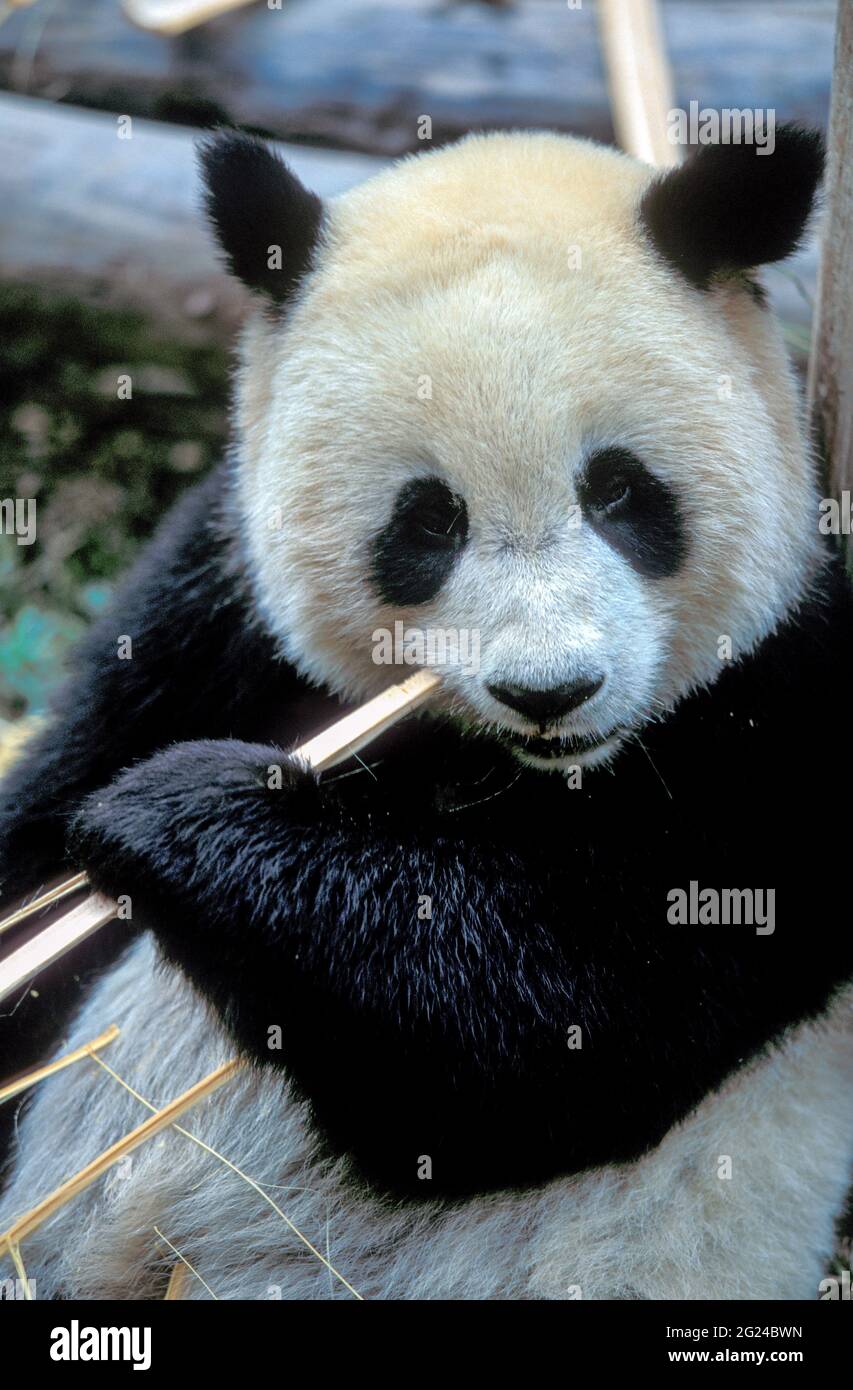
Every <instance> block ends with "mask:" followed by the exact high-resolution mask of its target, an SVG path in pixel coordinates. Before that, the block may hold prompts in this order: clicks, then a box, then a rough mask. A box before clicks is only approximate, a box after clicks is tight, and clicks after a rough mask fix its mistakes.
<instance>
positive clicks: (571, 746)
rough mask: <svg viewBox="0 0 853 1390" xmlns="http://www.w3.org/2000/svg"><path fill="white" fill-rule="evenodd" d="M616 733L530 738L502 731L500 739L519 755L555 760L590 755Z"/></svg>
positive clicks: (615, 730) (612, 731)
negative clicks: (582, 754) (524, 754)
mask: <svg viewBox="0 0 853 1390" xmlns="http://www.w3.org/2000/svg"><path fill="white" fill-rule="evenodd" d="M618 732H619V730H618V729H611V730H609V732H608V733H606V734H588V735H587V734H554V735H552V736H551V737H550V738H548V737H546V736H545V735H541V734H540V735H538V736H533V737H530V736H529V735H525V734H517V733H515V732H514V731H512V730H509V729H502V730H501V733H500V738H501V741H502V742H504V743H507V744H508V745H509V746H510V747H511V748H515V749H516V750H517V751H518V752H519V753H527V755H528V756H529V757H531V758H545V759H549V758H554V759H556V758H571V757H573V756H574V757H577V756H579V755H580V754H581V753H591V752H592V751H593V750H594V749H596V748H601V747H603V745H604V744H605V743H608V742H609V741H610V740H611V739H612V738H614V737H615V735H616V734H617V733H618Z"/></svg>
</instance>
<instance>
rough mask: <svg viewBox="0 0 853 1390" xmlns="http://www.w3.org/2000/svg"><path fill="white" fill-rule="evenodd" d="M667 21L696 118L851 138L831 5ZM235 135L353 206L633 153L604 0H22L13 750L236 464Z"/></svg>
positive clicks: (792, 303) (811, 279)
mask: <svg viewBox="0 0 853 1390" xmlns="http://www.w3.org/2000/svg"><path fill="white" fill-rule="evenodd" d="M661 11H662V21H663V28H664V35H665V39H666V45H667V49H668V53H669V58H670V61H671V64H672V68H673V76H674V84H675V94H676V104H677V105H678V106H680V107H685V108H686V107H687V106H688V104H689V102H690V101H694V100H695V101H698V102H699V104H700V106H710V107H714V108H717V109H719V108H721V107H737V108H744V107H751V108H772V109H773V110H775V112H776V118H777V121H781V120H783V119H792V118H793V119H799V120H801V121H803V122H805V123H806V124H808V125H812V126H817V127H820V128H823V129H825V128H826V123H827V116H828V111H829V92H830V78H831V73H832V61H833V42H834V29H835V19H836V6H835V3H834V2H833V0H751V2H750V3H749V4H745V3H743V0H713V3H706V0H662V5H661ZM220 123H227V124H240V125H241V126H243V127H245V128H248V129H249V130H253V131H256V132H258V133H260V134H263V135H265V136H270V137H274V138H276V139H277V140H280V141H283V142H285V144H286V146H287V149H286V151H285V153H286V157H287V158H288V159H289V160H291V162H292V163H293V164H294V166H295V168H296V170H297V172H298V173H299V175H300V177H302V178H303V180H304V181H305V182H306V183H308V184H309V186H311V187H313V188H315V189H316V190H317V191H318V192H319V193H321V194H323V195H325V196H327V197H328V196H332V195H334V194H335V193H337V192H340V191H341V190H343V189H345V188H347V187H349V186H350V185H352V184H353V183H355V182H358V181H359V180H361V179H363V178H365V177H367V176H368V175H369V174H370V173H372V172H373V171H374V170H375V169H377V168H380V167H381V166H382V164H383V163H384V162H386V161H387V160H389V159H392V158H395V157H397V156H400V155H403V154H406V153H408V152H411V151H418V150H423V149H424V148H429V147H430V146H434V145H439V144H441V143H443V142H446V141H448V140H454V139H456V138H458V137H459V136H460V135H463V134H465V133H466V132H467V131H469V130H474V129H484V128H501V127H502V128H509V127H547V128H549V129H552V130H559V131H566V132H571V133H574V134H579V135H584V136H590V137H593V138H595V139H599V140H605V141H612V140H613V138H614V136H613V126H612V121H611V114H610V103H609V98H608V90H607V82H606V77H605V72H604V66H603V61H602V55H601V44H600V33H599V29H598V16H597V15H596V5H595V3H594V0H582V2H581V0H576V3H573V0H254V3H247V2H246V0H242V3H241V2H240V0H231V2H230V4H229V0H29V2H28V3H21V0H14V3H10V2H9V0H5V3H4V0H0V169H2V174H0V381H2V406H0V500H2V499H6V498H16V497H17V498H31V499H35V500H36V501H37V525H38V542H37V544H34V545H19V544H17V542H16V538H15V537H14V536H10V535H8V534H7V535H2V536H0V748H8V747H10V746H11V743H12V741H13V740H12V739H10V737H9V735H10V732H12V727H11V726H12V725H13V723H14V722H15V721H17V720H19V719H21V717H22V716H34V715H38V713H39V712H40V711H41V710H42V709H43V708H44V705H45V701H46V700H47V698H48V697H49V695H50V692H51V690H52V689H53V688H54V687H55V685H56V683H57V681H58V680H59V679H60V677H61V674H62V667H63V659H64V656H65V654H66V652H67V650H68V647H69V645H70V644H71V643H73V641H74V640H75V639H76V638H77V637H78V636H79V635H80V633H81V632H82V631H83V630H84V628H85V626H86V624H87V623H88V622H89V621H90V619H91V618H92V616H93V615H95V614H96V613H97V612H98V611H99V610H100V609H101V608H102V607H103V605H104V603H105V602H106V600H107V598H108V596H109V593H110V590H111V587H112V585H113V584H114V583H115V580H116V577H117V575H118V574H119V572H120V571H121V570H122V569H124V568H125V566H126V565H127V563H128V562H129V561H130V560H131V559H132V557H133V554H134V552H135V550H136V549H137V547H138V546H139V544H140V542H141V541H142V540H143V539H144V538H145V537H146V536H147V535H149V534H150V532H151V531H152V529H153V528H154V527H155V526H156V524H157V522H158V520H159V518H160V517H161V516H162V515H163V513H164V511H165V510H166V508H167V507H168V506H169V504H170V503H171V502H172V501H173V500H174V499H175V497H176V496H177V495H178V494H179V493H180V492H181V490H182V489H183V488H185V487H187V486H188V485H189V484H190V483H192V482H193V481H194V480H195V479H197V478H198V477H199V476H200V475H201V474H202V473H203V472H204V471H205V469H206V468H208V467H209V465H210V464H211V463H212V462H213V461H214V460H216V459H217V458H218V457H219V456H220V455H221V451H222V448H223V444H224V442H225V439H226V434H227V417H226V398H227V386H228V370H229V352H230V345H231V343H232V341H233V335H234V332H235V328H236V326H237V325H238V323H239V321H240V318H241V315H242V314H243V313H244V311H245V307H246V303H245V300H244V298H243V294H242V291H241V290H239V289H238V287H236V286H234V285H231V284H229V283H228V282H227V281H226V280H225V278H224V276H223V274H222V271H221V267H220V266H219V264H218V262H217V259H216V256H215V254H214V251H213V247H212V244H211V242H210V240H209V238H208V236H207V233H206V230H205V228H204V225H203V220H202V218H201V216H200V212H199V191H198V185H197V182H196V175H195V170H194V163H193V142H194V140H195V139H196V137H197V135H198V132H199V131H200V130H202V129H204V128H207V127H209V126H211V125H215V124H220ZM816 268H817V250H816V244H815V242H814V240H813V241H812V242H810V243H809V244H808V245H807V246H806V247H804V249H803V251H802V252H801V253H800V254H799V256H798V257H797V259H796V260H795V262H794V263H793V264H792V265H789V266H787V267H786V268H785V269H784V270H779V269H776V270H773V271H770V272H768V274H767V276H766V281H767V284H768V287H769V288H770V291H771V294H772V297H773V299H774V301H775V303H776V306H777V308H778V310H779V312H780V314H781V315H782V318H783V321H784V324H785V332H786V337H787V339H788V342H789V346H790V348H791V350H792V352H793V354H794V357H795V360H796V361H797V363H798V365H799V367H800V368H801V369H803V370H804V368H805V363H806V357H807V352H808V344H809V335H810V320H811V315H812V309H813V304H814V298H815V277H816ZM126 377H130V380H131V382H132V392H131V394H130V396H129V397H128V394H127V390H126V388H125V389H124V390H123V389H122V386H121V380H122V379H123V378H126ZM22 727H24V726H22ZM0 756H2V755H0Z"/></svg>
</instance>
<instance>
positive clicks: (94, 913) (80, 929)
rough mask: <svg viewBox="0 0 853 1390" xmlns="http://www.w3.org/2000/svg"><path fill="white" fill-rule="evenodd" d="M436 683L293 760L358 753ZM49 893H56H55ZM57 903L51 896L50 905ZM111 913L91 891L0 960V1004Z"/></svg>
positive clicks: (360, 717)
mask: <svg viewBox="0 0 853 1390" xmlns="http://www.w3.org/2000/svg"><path fill="white" fill-rule="evenodd" d="M439 680H440V678H439V676H437V675H436V673H435V672H434V671H430V670H428V669H426V668H421V669H419V670H417V671H415V672H414V673H413V674H412V675H411V676H407V677H406V679H405V680H404V681H400V683H399V684H398V685H392V686H390V687H389V688H388V689H387V690H383V692H382V694H381V695H377V696H375V697H374V699H372V700H368V701H367V703H366V704H364V705H362V706H361V707H360V708H359V709H357V710H354V711H353V713H352V714H346V715H344V717H343V718H342V719H339V720H338V721H337V723H335V724H333V725H332V726H331V727H330V728H328V729H325V730H324V731H323V733H321V734H317V736H316V737H315V738H312V739H309V740H308V742H307V743H303V744H301V745H300V746H299V747H298V748H296V749H295V750H294V752H293V754H292V755H291V756H292V757H294V758H298V759H299V760H300V761H301V762H303V763H305V764H306V765H307V766H308V767H311V768H313V769H314V770H315V771H316V772H322V771H323V770H324V769H325V768H329V767H333V766H334V765H335V764H336V763H339V762H342V761H343V760H344V758H348V757H349V756H350V755H351V754H353V753H357V752H358V750H359V749H360V748H363V747H364V746H365V744H367V743H370V742H371V740H372V739H374V738H377V737H378V736H379V734H381V733H383V732H384V731H385V730H386V729H388V728H390V727H391V725H392V724H396V722H397V720H398V719H402V717H403V715H405V714H409V713H411V711H412V710H414V709H417V708H418V706H419V705H422V704H423V703H424V702H425V701H426V700H428V699H429V698H430V697H431V696H432V695H433V694H434V693H435V691H436V689H437V687H438V685H439ZM83 878H84V876H83V875H81V874H75V875H74V879H73V880H72V879H67V880H66V881H65V883H64V884H60V885H59V888H61V889H64V890H65V891H66V892H69V893H70V892H71V891H72V889H71V887H70V885H71V883H72V882H74V883H75V886H76V887H80V886H81V880H82V879H83ZM51 891H52V892H54V893H56V892H57V889H53V890H51ZM56 900H57V899H56V898H54V901H56ZM40 901H41V900H40V899H37V900H36V903H30V904H29V906H28V908H26V909H25V908H21V909H19V910H18V912H17V913H15V914H13V916H14V917H15V919H16V921H23V920H25V918H26V917H28V916H30V915H31V914H32V913H33V912H35V911H36V910H37V904H38V903H39V902H40ZM115 915H116V904H115V903H114V902H113V901H112V899H110V898H107V897H105V895H104V894H103V893H91V894H90V895H89V897H88V898H86V899H85V901H84V902H82V903H80V904H79V905H78V906H77V907H74V908H72V909H71V911H70V912H66V913H65V914H64V915H63V916H62V917H60V918H59V920H58V921H56V922H52V923H51V924H50V925H49V926H47V927H44V928H43V929H42V930H41V931H40V932H38V933H37V934H36V935H34V936H33V937H31V939H30V940H29V941H26V942H25V943H24V944H23V945H22V946H19V947H18V949H17V950H16V951H12V952H11V953H10V954H9V955H8V956H6V957H5V959H3V960H0V1000H3V999H5V998H6V997H7V995H9V994H11V993H12V992H13V991H14V990H16V989H19V988H21V987H22V986H23V985H25V984H26V982H27V981H28V980H31V979H32V978H33V977H34V976H35V975H37V974H38V972H39V971H40V970H43V969H44V968H45V966H47V965H50V964H51V962H52V961H55V960H58V959H59V957H60V956H64V955H65V953H66V951H69V950H71V948H72V946H76V945H77V943H78V942H80V941H85V939H86V937H88V936H91V935H92V933H93V932H96V931H98V929H99V928H100V927H102V926H104V924H105V923H106V922H109V921H111V919H112V918H113V917H115ZM5 924H6V925H11V920H10V919H9V918H6V919H5Z"/></svg>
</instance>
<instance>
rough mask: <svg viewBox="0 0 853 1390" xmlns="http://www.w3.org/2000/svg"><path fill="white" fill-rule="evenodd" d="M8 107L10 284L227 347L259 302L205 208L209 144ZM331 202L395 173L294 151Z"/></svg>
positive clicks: (31, 104) (300, 170)
mask: <svg viewBox="0 0 853 1390" xmlns="http://www.w3.org/2000/svg"><path fill="white" fill-rule="evenodd" d="M130 129H131V132H132V133H131V138H130V139H120V138H119V136H118V125H117V118H116V117H115V116H107V115H104V114H101V113H99V112H93V111H79V110H77V109H75V108H72V107H67V106H58V105H55V104H50V103H47V102H41V101H34V100H32V99H29V98H23V97H9V96H0V164H2V168H3V171H4V173H3V184H4V187H3V207H2V212H0V279H2V280H5V281H6V282H7V283H17V284H32V285H37V286H39V287H40V288H42V289H44V290H48V291H56V292H58V293H62V294H66V295H71V296H74V297H79V298H81V299H86V300H88V301H95V302H98V303H101V304H104V305H108V306H110V307H120V308H122V309H137V310H139V311H141V312H142V313H144V314H145V315H146V316H147V317H149V318H150V319H151V320H152V322H154V323H156V324H158V326H162V328H163V330H164V331H165V332H166V333H168V334H169V335H171V336H174V337H175V338H176V340H178V341H185V342H188V343H195V342H204V341H207V340H210V339H216V340H224V339H225V338H227V337H228V335H230V334H231V333H232V332H233V330H234V328H235V326H236V324H237V323H238V322H239V321H240V319H241V317H242V316H243V314H244V313H245V311H246V308H247V303H248V295H247V293H246V292H244V291H243V289H242V288H241V286H239V285H238V284H237V283H236V282H235V281H233V280H232V279H230V278H229V277H228V276H226V274H225V271H224V268H223V266H222V263H221V260H220V259H219V257H218V255H217V252H216V249H215V247H214V243H213V240H212V238H211V237H210V235H209V233H208V231H207V228H206V224H205V219H204V217H203V215H202V207H201V187H200V184H199V180H198V173H197V170H196V163H195V152H194V146H195V141H196V139H197V135H198V132H192V131H189V130H186V129H183V128H180V127H174V126H167V125H164V124H161V123H158V122H153V121H144V120H137V119H134V120H133V122H132V126H131V127H130ZM281 148H282V153H283V154H284V155H285V157H286V159H287V160H288V162H289V163H290V164H291V165H292V167H293V168H294V169H295V171H296V173H297V174H298V175H299V177H300V178H302V179H303V180H304V181H305V183H306V184H307V185H308V187H310V188H313V189H314V190H315V191H316V192H317V193H319V194H320V195H321V196H323V197H331V196H333V195H334V194H336V193H340V192H342V191H343V190H344V189H345V188H349V187H351V186H352V185H353V184H355V183H360V182H361V181H362V180H363V179H365V178H367V177H368V176H369V175H370V174H372V173H373V172H374V171H375V170H376V169H379V168H381V167H382V165H383V163H384V161H381V160H375V159H370V158H369V157H368V156H366V155H357V154H335V153H333V152H331V151H329V150H311V149H305V148H301V147H284V146H282V147H281Z"/></svg>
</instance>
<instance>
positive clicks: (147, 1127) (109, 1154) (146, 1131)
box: [0, 1058, 243, 1254]
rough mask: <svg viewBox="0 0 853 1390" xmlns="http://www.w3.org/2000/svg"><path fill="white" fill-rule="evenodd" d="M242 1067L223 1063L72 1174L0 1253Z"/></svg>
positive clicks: (7, 1237)
mask: <svg viewBox="0 0 853 1390" xmlns="http://www.w3.org/2000/svg"><path fill="white" fill-rule="evenodd" d="M242 1066H243V1063H242V1062H241V1061H239V1060H237V1059H234V1058H232V1060H231V1061H230V1062H224V1063H223V1065H222V1066H221V1067H217V1068H216V1070H215V1071H212V1072H211V1073H210V1075H209V1076H205V1077H204V1078H203V1079H202V1080H201V1081H197V1082H196V1083H195V1085H194V1086H191V1087H190V1089H189V1090H188V1091H184V1092H183V1094H182V1095H180V1096H177V1097H176V1099H175V1100H173V1101H170V1102H169V1104H168V1105H165V1106H164V1107H163V1108H162V1110H158V1111H156V1112H155V1114H153V1115H152V1116H151V1117H150V1118H149V1119H147V1120H144V1121H143V1122H142V1124H141V1125H137V1127H136V1129H133V1130H131V1131H130V1133H129V1134H125V1136H124V1138H122V1139H119V1140H118V1142H117V1143H115V1144H112V1145H111V1146H110V1148H108V1149H106V1150H105V1151H104V1152H103V1153H102V1154H99V1155H98V1157H97V1158H94V1159H93V1160H92V1162H91V1163H87V1165H86V1167H85V1168H81V1169H80V1172H79V1173H75V1174H74V1176H73V1177H72V1178H68V1180H67V1181H66V1182H64V1183H62V1184H61V1186H60V1187H57V1188H56V1189H55V1190H54V1191H53V1192H51V1193H50V1194H49V1195H48V1196H47V1197H45V1198H43V1199H42V1201H41V1202H39V1203H38V1204H37V1205H36V1206H34V1207H32V1208H31V1209H30V1210H29V1211H27V1212H24V1215H23V1216H20V1217H18V1220H17V1221H15V1222H14V1223H13V1224H12V1225H11V1226H10V1227H9V1229H8V1230H6V1231H3V1232H2V1233H0V1249H3V1248H6V1249H7V1250H8V1251H9V1253H10V1254H11V1253H12V1251H13V1250H14V1249H15V1248H16V1247H17V1246H18V1245H19V1244H20V1242H21V1241H22V1240H23V1239H24V1238H25V1237H26V1236H28V1235H31V1234H32V1232H33V1231H35V1230H37V1229H38V1227H39V1226H41V1225H42V1223H43V1222H45V1221H47V1220H48V1219H49V1218H50V1217H51V1216H53V1214H54V1212H56V1211H58V1210H59V1208H60V1207H61V1206H64V1205H65V1203H66V1202H69V1201H71V1199H72V1198H73V1197H76V1196H78V1195H79V1193H81V1192H83V1191H85V1189H86V1188H87V1187H90V1186H91V1185H92V1183H93V1182H95V1181H96V1179H97V1178H99V1177H101V1175H102V1174H103V1173H106V1171H107V1170H108V1169H109V1168H112V1167H113V1165H114V1164H116V1163H118V1161H119V1159H122V1158H124V1156H125V1154H129V1153H131V1152H132V1150H133V1149H136V1148H138V1147H139V1145H140V1144H144V1143H145V1140H146V1139H150V1138H152V1136H153V1135H155V1134H158V1133H159V1132H160V1130H161V1129H166V1128H167V1127H168V1126H169V1125H171V1124H173V1123H174V1121H175V1120H176V1119H177V1118H178V1116H179V1115H182V1114H183V1113H184V1111H185V1110H189V1108H190V1106H191V1105H195V1103H196V1101H199V1100H203V1099H204V1097H205V1096H209V1095H212V1094H213V1092H214V1091H217V1090H218V1089H219V1087H220V1086H224V1085H225V1083H226V1081H230V1080H231V1077H232V1076H233V1075H234V1073H235V1072H237V1071H239V1070H240V1068H241V1067H242Z"/></svg>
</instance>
